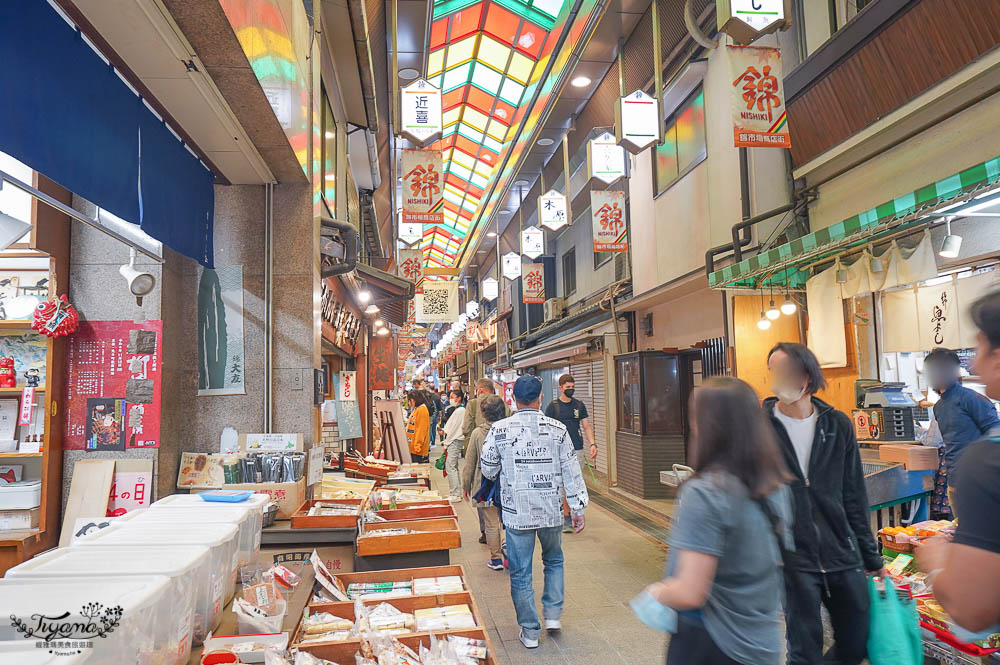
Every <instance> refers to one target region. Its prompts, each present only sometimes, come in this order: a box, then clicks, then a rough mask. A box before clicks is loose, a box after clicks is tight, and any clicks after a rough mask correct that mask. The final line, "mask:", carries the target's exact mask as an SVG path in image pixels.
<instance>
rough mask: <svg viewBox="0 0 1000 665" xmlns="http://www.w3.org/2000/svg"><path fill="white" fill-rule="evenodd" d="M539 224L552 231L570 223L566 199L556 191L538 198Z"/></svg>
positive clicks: (552, 190)
mask: <svg viewBox="0 0 1000 665" xmlns="http://www.w3.org/2000/svg"><path fill="white" fill-rule="evenodd" d="M538 222H539V223H540V224H541V225H542V226H544V227H545V228H547V229H549V230H551V231H558V230H559V229H561V228H562V227H564V226H566V224H568V223H569V214H568V210H567V205H566V197H565V196H563V195H562V194H560V193H559V192H557V191H556V190H554V189H550V190H549V191H548V192H547V193H545V194H542V195H541V196H539V197H538Z"/></svg>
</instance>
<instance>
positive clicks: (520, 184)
mask: <svg viewBox="0 0 1000 665" xmlns="http://www.w3.org/2000/svg"><path fill="white" fill-rule="evenodd" d="M514 185H516V186H517V187H527V186H528V181H527V180H525V179H523V178H522V179H521V180H515V181H514Z"/></svg>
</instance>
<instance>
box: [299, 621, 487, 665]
mask: <svg viewBox="0 0 1000 665" xmlns="http://www.w3.org/2000/svg"><path fill="white" fill-rule="evenodd" d="M434 637H435V638H437V639H441V638H442V637H449V638H450V637H464V638H471V639H473V640H478V641H479V642H481V643H484V644H485V654H484V655H485V657H484V658H481V659H480V658H476V659H474V660H473V661H472V662H475V663H481V664H482V665H499V661H498V660H497V658H496V651H495V650H494V649H493V642H492V641H491V640H490V636H489V635H488V634H487V632H486V629H484V628H471V629H466V630H447V631H436V632H435V633H434ZM396 639H397V640H399V642H400V643H401V644H403V645H405V646H407V647H409V648H410V649H412V650H413V652H414V653H419V649H420V645H421V644H422V645H424V646H425V647H428V648H429V647H430V643H431V638H430V635H429V634H427V633H414V634H411V635H400V636H398V637H397V638H396ZM295 648H297V649H298V650H299V651H307V652H309V653H311V654H312V655H313V656H316V657H317V658H323V659H325V660H330V661H333V662H335V663H353V662H354V660H355V655H356V654H357V653H359V651H360V648H361V642H360V641H359V640H355V641H350V642H325V643H316V644H307V645H303V644H298V645H295Z"/></svg>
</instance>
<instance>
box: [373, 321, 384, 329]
mask: <svg viewBox="0 0 1000 665" xmlns="http://www.w3.org/2000/svg"><path fill="white" fill-rule="evenodd" d="M384 325H385V321H383V320H382V319H375V323H374V326H375V327H376V328H381V327H383V326H384Z"/></svg>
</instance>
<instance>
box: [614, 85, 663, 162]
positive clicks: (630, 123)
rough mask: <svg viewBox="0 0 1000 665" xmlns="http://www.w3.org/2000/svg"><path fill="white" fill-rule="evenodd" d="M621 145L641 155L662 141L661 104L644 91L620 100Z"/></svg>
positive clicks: (618, 125) (619, 129)
mask: <svg viewBox="0 0 1000 665" xmlns="http://www.w3.org/2000/svg"><path fill="white" fill-rule="evenodd" d="M617 110H618V114H617V115H618V118H617V120H618V122H617V123H616V124H615V126H616V127H617V131H618V138H619V139H620V140H619V143H621V145H622V147H624V148H625V149H626V150H628V151H629V152H632V153H639V152H642V151H643V150H645V149H646V148H648V147H649V146H651V145H653V144H654V143H658V142H659V141H660V128H661V127H660V125H661V123H660V102H659V101H658V100H656V99H654V98H652V97H650V96H649V95H647V94H646V93H645V92H643V91H642V90H636V91H635V92H633V93H630V94H628V95H626V96H625V97H622V98H621V99H619V100H618V108H617Z"/></svg>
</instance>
